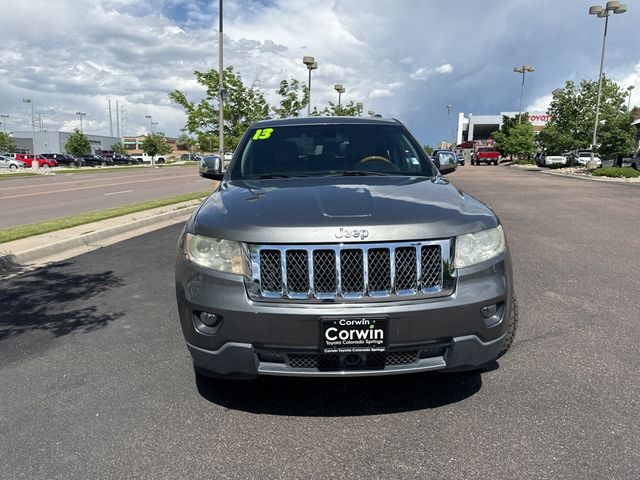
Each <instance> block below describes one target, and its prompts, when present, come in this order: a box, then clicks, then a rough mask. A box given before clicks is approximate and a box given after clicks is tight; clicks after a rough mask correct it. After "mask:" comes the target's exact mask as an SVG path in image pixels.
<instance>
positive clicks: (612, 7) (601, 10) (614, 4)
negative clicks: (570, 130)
mask: <svg viewBox="0 0 640 480" xmlns="http://www.w3.org/2000/svg"><path fill="white" fill-rule="evenodd" d="M626 11H627V6H626V5H625V4H624V3H620V2H618V1H613V0H612V1H610V2H607V5H606V6H604V7H602V6H600V5H593V6H591V7H590V8H589V15H597V16H598V18H604V34H603V35H602V53H601V54H600V74H599V75H598V96H597V98H596V121H595V123H594V125H593V139H592V140H591V161H593V156H594V154H593V149H594V148H595V147H596V142H597V141H598V121H599V118H600V96H601V94H602V69H603V67H604V47H605V45H606V42H607V28H608V27H609V15H610V13H611V12H613V13H615V14H620V13H624V12H626Z"/></svg>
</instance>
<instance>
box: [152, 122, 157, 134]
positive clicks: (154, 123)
mask: <svg viewBox="0 0 640 480" xmlns="http://www.w3.org/2000/svg"><path fill="white" fill-rule="evenodd" d="M155 125H158V122H151V133H152V134H153V132H154V131H157V130H154V128H153V127H154V126H155Z"/></svg>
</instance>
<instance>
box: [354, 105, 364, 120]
mask: <svg viewBox="0 0 640 480" xmlns="http://www.w3.org/2000/svg"><path fill="white" fill-rule="evenodd" d="M363 108H364V104H363V103H362V102H356V110H358V116H359V117H361V116H362V109H363Z"/></svg>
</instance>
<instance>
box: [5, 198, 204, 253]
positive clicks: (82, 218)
mask: <svg viewBox="0 0 640 480" xmlns="http://www.w3.org/2000/svg"><path fill="white" fill-rule="evenodd" d="M210 194H211V191H210V190H206V191H201V192H194V193H186V194H184V195H176V196H174V197H166V198H158V199H156V200H148V201H146V202H141V203H134V204H132V205H125V206H123V207H115V208H109V209H107V210H100V211H97V212H89V213H82V214H80V215H73V216H71V217H63V218H57V219H54V220H47V221H46V222H40V223H32V224H30V225H21V226H19V227H12V228H7V229H4V230H0V243H5V242H12V241H13V240H19V239H21V238H27V237H31V236H33V235H41V234H43V233H49V232H55V231H57V230H63V229H65V228H71V227H76V226H78V225H84V224H87V223H92V222H98V221H100V220H106V219H108V218H113V217H120V216H122V215H128V214H130V213H136V212H142V211H143V210H151V209H152V208H157V207H164V206H167V205H172V204H174V203H180V202H187V201H189V200H196V199H198V198H204V197H206V196H208V195H210Z"/></svg>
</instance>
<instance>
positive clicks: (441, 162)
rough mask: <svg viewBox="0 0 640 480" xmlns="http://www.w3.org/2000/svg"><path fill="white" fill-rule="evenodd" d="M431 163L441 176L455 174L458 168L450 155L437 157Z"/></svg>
mask: <svg viewBox="0 0 640 480" xmlns="http://www.w3.org/2000/svg"><path fill="white" fill-rule="evenodd" d="M433 163H435V164H436V167H437V168H438V171H439V172H440V173H441V174H442V175H447V174H449V173H451V172H455V171H456V169H457V168H458V162H457V161H456V159H455V157H454V156H452V155H437V156H436V157H435V158H434V159H433Z"/></svg>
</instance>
